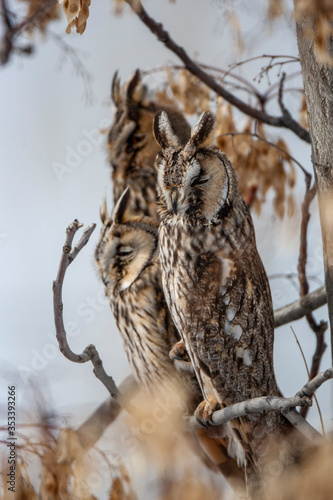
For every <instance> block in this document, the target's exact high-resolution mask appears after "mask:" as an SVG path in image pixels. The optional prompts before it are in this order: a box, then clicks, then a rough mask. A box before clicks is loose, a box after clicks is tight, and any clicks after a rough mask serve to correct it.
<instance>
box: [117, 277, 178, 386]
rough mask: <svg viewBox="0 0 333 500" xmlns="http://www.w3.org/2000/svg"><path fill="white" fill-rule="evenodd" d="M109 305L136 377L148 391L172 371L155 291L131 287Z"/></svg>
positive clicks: (148, 287) (152, 288)
mask: <svg viewBox="0 0 333 500" xmlns="http://www.w3.org/2000/svg"><path fill="white" fill-rule="evenodd" d="M110 305H111V309H112V312H113V314H114V316H115V319H116V323H117V326H118V329H119V331H120V334H121V337H122V340H123V344H124V349H125V352H126V354H127V357H128V360H129V363H130V365H131V366H132V369H133V371H134V374H135V376H136V378H137V380H138V381H139V383H142V384H143V385H145V386H147V387H148V388H149V384H154V383H156V381H157V380H158V379H159V378H160V377H161V376H162V375H163V374H164V376H167V373H168V371H169V369H170V367H169V365H170V362H169V358H168V353H169V350H170V345H169V341H168V338H167V335H166V331H165V330H163V328H160V327H159V316H160V314H161V310H160V303H159V300H158V297H156V294H155V289H154V287H150V286H147V287H142V288H141V289H139V290H135V287H133V290H131V288H130V289H129V290H125V291H124V292H121V293H119V294H117V295H116V296H115V295H114V296H113V297H112V298H111V300H110Z"/></svg>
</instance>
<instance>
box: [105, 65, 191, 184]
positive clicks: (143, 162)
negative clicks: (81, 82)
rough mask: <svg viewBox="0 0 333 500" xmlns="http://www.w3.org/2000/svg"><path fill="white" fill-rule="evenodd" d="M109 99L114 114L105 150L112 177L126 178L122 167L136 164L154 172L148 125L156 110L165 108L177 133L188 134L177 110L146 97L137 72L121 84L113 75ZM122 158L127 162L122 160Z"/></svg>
mask: <svg viewBox="0 0 333 500" xmlns="http://www.w3.org/2000/svg"><path fill="white" fill-rule="evenodd" d="M111 97H112V101H113V103H114V105H115V107H116V115H115V119H114V122H113V125H112V127H111V129H110V132H109V135H108V149H109V150H110V156H109V159H110V162H111V165H112V167H113V170H114V174H115V175H125V173H124V172H123V171H122V170H123V168H124V164H125V165H126V168H130V169H132V168H133V166H135V165H138V166H140V167H141V168H144V167H146V168H148V169H149V168H150V169H151V170H152V172H154V168H153V167H154V160H155V156H156V154H157V152H158V149H159V148H158V145H157V144H156V141H155V139H154V136H153V133H152V126H151V124H152V121H153V118H154V114H155V113H156V111H157V110H158V109H167V110H168V113H170V115H171V116H172V118H173V121H174V125H175V127H176V130H177V131H178V133H179V134H180V135H184V134H186V135H187V136H188V135H189V125H188V123H187V122H186V120H185V118H184V117H183V116H182V114H181V113H180V112H179V111H178V110H177V109H176V107H175V108H174V109H173V108H172V107H171V106H164V105H163V104H162V103H159V102H157V101H156V99H155V98H154V95H149V93H148V90H147V87H146V86H145V85H144V84H143V82H142V77H141V73H140V71H139V70H136V71H135V73H134V75H133V76H132V77H131V78H130V79H129V80H128V81H127V82H126V83H125V84H124V85H121V83H120V79H119V77H118V74H117V73H115V75H114V77H113V80H112V89H111ZM124 158H125V159H126V160H127V163H126V162H124V161H122V160H123V159H124ZM119 170H120V172H119Z"/></svg>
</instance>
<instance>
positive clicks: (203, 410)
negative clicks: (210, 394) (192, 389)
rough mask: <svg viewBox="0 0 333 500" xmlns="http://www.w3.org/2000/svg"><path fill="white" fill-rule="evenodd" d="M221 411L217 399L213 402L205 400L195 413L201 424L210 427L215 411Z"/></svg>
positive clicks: (212, 400)
mask: <svg viewBox="0 0 333 500" xmlns="http://www.w3.org/2000/svg"><path fill="white" fill-rule="evenodd" d="M218 409H219V404H218V402H217V400H216V399H215V398H212V399H211V400H207V399H204V400H203V401H202V402H201V403H200V404H199V405H198V407H197V409H196V410H195V412H194V416H195V418H196V419H197V422H199V424H201V425H203V426H205V427H210V426H211V423H212V415H213V413H214V411H216V410H218Z"/></svg>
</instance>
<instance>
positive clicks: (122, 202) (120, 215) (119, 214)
mask: <svg viewBox="0 0 333 500" xmlns="http://www.w3.org/2000/svg"><path fill="white" fill-rule="evenodd" d="M130 197H131V190H130V188H129V187H127V188H126V189H125V191H124V192H123V194H122V195H121V197H120V198H119V200H118V201H117V204H116V206H115V208H114V213H113V220H114V222H115V223H116V224H122V223H123V222H124V216H125V212H126V209H127V206H128V202H129V199H130Z"/></svg>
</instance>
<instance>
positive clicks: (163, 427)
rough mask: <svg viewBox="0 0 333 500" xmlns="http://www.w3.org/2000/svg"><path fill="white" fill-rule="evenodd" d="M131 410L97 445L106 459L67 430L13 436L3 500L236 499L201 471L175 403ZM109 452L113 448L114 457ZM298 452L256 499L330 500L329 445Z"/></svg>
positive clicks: (140, 404) (146, 402)
mask: <svg viewBox="0 0 333 500" xmlns="http://www.w3.org/2000/svg"><path fill="white" fill-rule="evenodd" d="M135 406H136V408H137V412H136V414H134V415H132V416H129V415H128V414H125V413H124V414H123V417H122V418H120V419H119V420H118V421H117V422H115V423H114V424H113V425H114V426H117V428H116V430H115V432H114V433H113V436H114V437H113V438H112V440H111V439H110V438H105V439H104V441H106V439H107V440H108V447H109V448H110V449H111V452H110V453H108V454H106V453H102V452H100V451H99V450H98V448H96V447H95V448H94V449H93V450H91V451H89V452H86V451H85V450H84V448H83V446H82V442H81V441H80V437H79V435H78V434H77V433H76V432H75V431H74V430H72V429H70V428H63V429H62V430H61V429H59V428H55V427H52V428H51V427H47V426H46V425H45V424H43V425H42V424H40V426H31V427H30V428H29V430H28V431H26V432H28V433H29V437H28V436H27V435H24V434H23V433H20V435H19V436H18V438H19V439H18V446H17V448H16V451H17V455H16V458H17V465H16V494H15V495H13V493H12V492H10V491H8V490H7V485H6V480H7V478H6V473H7V470H6V468H5V467H4V464H5V462H6V459H7V456H6V451H5V447H3V448H2V449H3V454H2V457H1V460H2V464H3V467H2V476H1V480H2V484H1V486H2V487H3V491H4V495H3V496H2V498H3V500H11V499H19V500H23V499H24V500H37V499H38V500H97V499H98V500H102V499H103V500H104V499H106V498H108V499H109V500H140V499H153V500H187V499H191V500H202V499H203V498H209V499H212V500H223V499H226V498H228V499H229V500H230V499H231V497H232V498H233V499H234V500H236V499H238V500H244V498H245V497H244V496H242V495H240V496H237V495H233V494H232V493H231V492H230V491H229V488H228V487H227V486H226V483H225V481H224V479H223V477H222V476H221V475H220V474H215V473H214V472H212V471H211V470H209V468H207V467H206V465H204V462H205V458H204V454H202V453H200V447H199V444H198V443H197V442H196V440H195V438H194V435H193V433H191V432H189V431H188V429H187V427H186V421H185V420H184V418H183V417H182V412H181V410H180V406H179V398H172V397H171V396H170V394H168V395H167V396H166V397H165V395H164V398H163V400H162V399H158V398H157V399H155V400H151V399H148V398H143V397H142V396H140V397H139V398H137V400H136V401H135ZM133 417H134V418H133ZM32 427H33V428H34V431H33V433H32ZM279 446H280V444H279ZM280 448H281V447H280ZM114 449H121V457H120V456H119V454H116V453H114V452H113V450H114ZM280 452H281V453H280V454H282V455H283V450H281V449H280ZM306 453H307V458H306V459H305V462H303V464H302V466H300V465H299V464H298V463H293V464H290V466H288V467H287V468H286V469H285V470H284V471H283V473H281V467H280V466H279V463H273V464H272V467H273V468H274V469H275V470H276V477H275V474H274V473H272V470H270V471H269V481H268V482H267V484H266V490H265V492H264V494H263V496H262V497H260V498H261V500H264V499H265V500H266V499H267V498H270V499H271V500H289V499H293V500H313V499H314V498H316V500H328V499H329V498H331V491H332V487H333V480H332V470H333V444H332V443H331V442H327V443H325V444H324V445H322V446H321V447H318V448H313V449H311V450H310V451H307V452H306ZM282 455H281V456H282ZM198 457H200V458H198ZM282 462H283V456H282ZM125 464H126V465H125ZM96 476H97V477H99V478H100V481H99V482H98V481H97V482H96ZM92 478H94V479H92ZM264 483H265V481H264ZM108 485H110V486H108ZM257 500H259V497H258V499H257Z"/></svg>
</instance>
